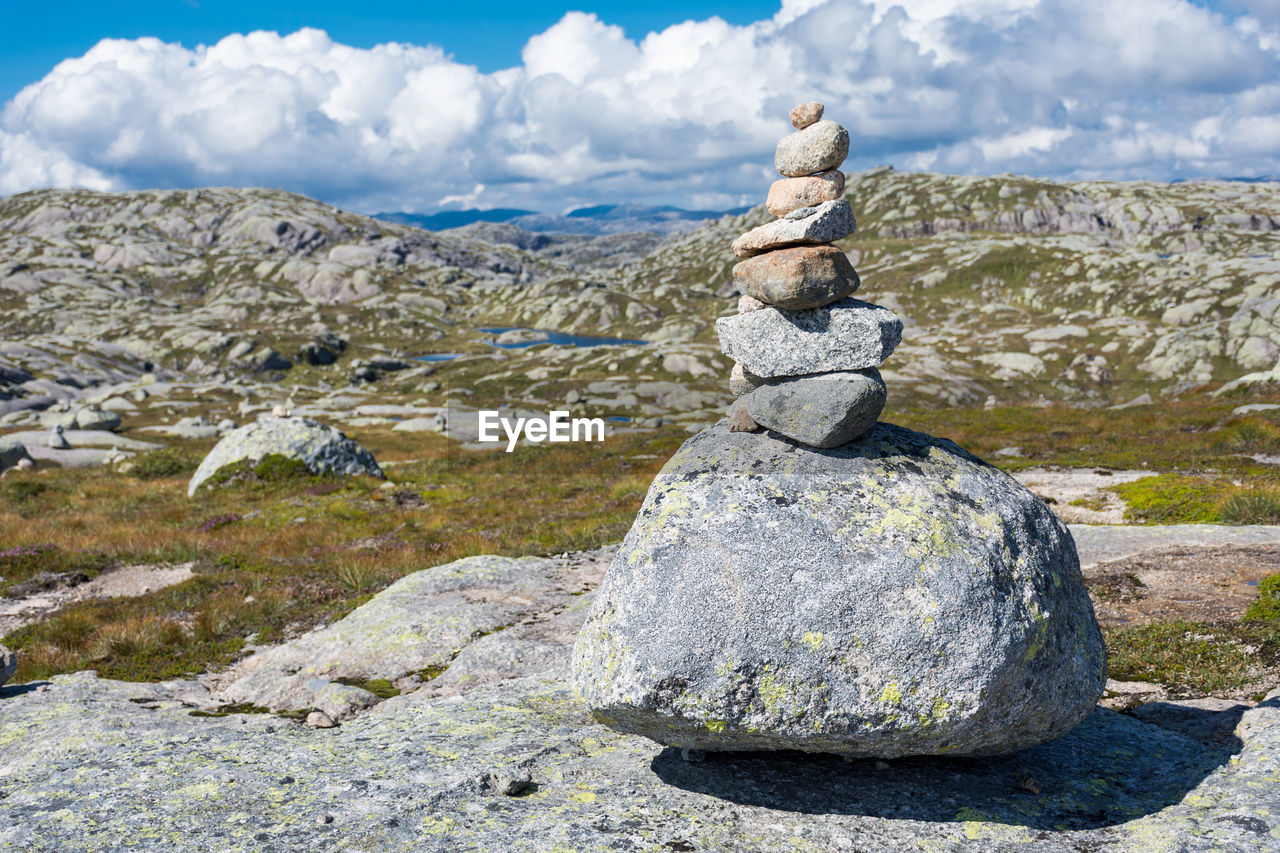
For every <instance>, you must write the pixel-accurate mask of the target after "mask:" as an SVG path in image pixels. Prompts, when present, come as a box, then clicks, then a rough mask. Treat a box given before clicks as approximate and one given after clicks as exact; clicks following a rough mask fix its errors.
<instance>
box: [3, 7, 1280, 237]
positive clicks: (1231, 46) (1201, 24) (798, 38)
mask: <svg viewBox="0 0 1280 853" xmlns="http://www.w3.org/2000/svg"><path fill="white" fill-rule="evenodd" d="M352 9H358V10H359V14H355V13H353V12H352ZM0 23H2V26H0V196H2V195H5V194H9V193H15V192H21V191H23V190H27V189H34V188H39V187H46V186H69V185H74V186H86V187H91V188H94V189H103V190H127V189H143V188H168V187H175V188H179V187H193V186H210V185H233V186H271V187H281V188H284V189H288V190H292V191H296V192H300V193H303V194H306V195H310V196H312V197H315V198H319V199H322V200H324V201H327V202H330V203H333V204H338V205H340V206H344V207H347V208H350V209H355V210H360V211H365V212H371V211H377V210H406V211H415V212H423V213H433V212H437V211H439V210H446V209H458V208H463V207H481V208H487V207H522V208H530V209H535V210H546V211H561V210H568V209H572V208H574V207H581V206H587V205H592V204H607V203H618V202H625V201H632V202H639V203H649V204H675V205H679V206H681V207H687V208H699V209H725V208H731V207H737V206H740V205H743V204H754V203H757V202H758V201H759V200H760V199H761V198H762V197H763V194H764V193H765V192H766V191H767V189H768V186H769V183H770V182H771V181H772V180H774V179H776V178H777V175H776V174H774V173H773V171H772V153H773V148H774V146H775V144H776V142H777V140H778V138H779V137H781V136H782V135H784V134H786V133H788V132H790V128H789V125H788V123H787V112H788V110H789V108H790V107H791V106H792V105H794V104H795V103H798V102H801V101H805V100H813V99H816V100H821V101H823V102H824V103H825V104H826V105H827V117H828V118H831V119H834V120H836V121H839V122H841V123H843V124H845V125H846V126H847V127H848V128H849V131H850V135H851V138H852V146H851V151H850V156H849V159H848V161H846V164H845V167H844V168H845V169H846V170H848V171H855V170H860V169H866V168H870V167H872V166H875V165H877V164H881V163H888V164H892V165H893V166H895V167H896V168H899V169H922V170H931V171H939V172H950V173H956V174H994V173H999V172H1006V171H1008V172H1015V173H1019V174H1028V175H1035V176H1043V177H1051V178H1058V179H1091V178H1107V179H1147V180H1156V181H1166V180H1173V179H1185V178H1195V177H1263V176H1278V175H1280V0H1216V2H1214V3H1205V2H1192V0H1125V2H1123V3H1118V2H1115V0H774V1H773V2H762V0H745V2H702V3H690V2H675V0H654V2H648V3H645V4H643V5H642V4H623V3H607V2H593V3H591V4H590V5H584V6H580V7H578V9H576V10H575V9H574V8H573V7H566V6H564V5H562V4H561V3H549V2H541V0H523V2H514V0H469V2H468V0H464V1H463V2H458V3H451V4H441V3H412V2H403V0H378V2H376V3H366V4H363V6H362V5H360V4H353V3H352V2H351V1H350V0H344V2H342V3H338V2H332V0H313V2H309V3H307V4H272V3H267V2H258V3H251V2H213V0H140V2H131V3H122V2H109V1H108V2H102V0H100V1H99V2H92V3H91V2H84V0H55V2H52V3H49V2H46V3H44V4H33V3H31V2H29V0H21V2H18V0H0ZM107 38H110V39H115V40H114V41H102V39H107ZM392 43H394V44H392ZM55 66H56V67H55ZM24 87H25V88H24Z"/></svg>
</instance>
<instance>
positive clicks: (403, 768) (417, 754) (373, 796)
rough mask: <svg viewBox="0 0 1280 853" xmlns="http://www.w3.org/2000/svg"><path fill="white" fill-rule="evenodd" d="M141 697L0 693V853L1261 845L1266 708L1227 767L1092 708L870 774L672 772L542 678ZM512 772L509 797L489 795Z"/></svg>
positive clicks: (1269, 833) (1196, 849)
mask: <svg viewBox="0 0 1280 853" xmlns="http://www.w3.org/2000/svg"><path fill="white" fill-rule="evenodd" d="M158 687H159V686H157V685H147V684H132V683H126V682H116V681H106V680H100V679H97V678H95V677H94V676H93V674H92V673H80V674H77V675H71V676H58V677H56V678H54V679H53V680H52V682H51V683H50V684H48V686H47V688H46V689H45V690H43V691H39V690H35V689H31V688H30V687H22V686H14V687H8V688H4V689H3V690H0V697H3V698H0V708H3V714H0V780H2V783H3V785H4V792H5V795H6V796H5V797H4V798H3V799H0V846H3V847H6V848H12V849H32V850H58V851H99V850H106V849H129V850H156V851H160V850H163V851H205V850H209V849H213V848H216V849H218V850H222V851H234V852H235V853H239V851H246V852H247V851H253V853H257V852H258V851H261V850H263V849H266V848H271V849H277V850H289V851H293V850H298V851H302V850H318V849H343V850H406V851H441V852H442V853H443V851H449V853H453V851H457V850H477V851H478V850H530V851H541V853H550V851H553V850H566V849H573V850H578V851H584V853H586V851H592V853H595V852H596V851H599V853H603V852H604V851H635V852H636V853H639V851H642V850H651V849H655V848H656V849H670V850H685V849H692V850H742V851H768V853H773V851H779V853H780V851H794V850H796V849H797V848H800V849H804V848H805V847H808V848H810V849H815V850H849V851H854V850H909V849H936V850H978V849H981V850H992V851H1004V850H1020V849H1035V850H1037V851H1049V853H1067V851H1072V853H1078V851H1080V850H1086V849H1087V850H1096V851H1106V853H1111V851H1115V852H1116V853H1119V851H1133V852H1134V853H1136V851H1147V850H1179V851H1188V853H1201V851H1211V850H1241V851H1244V850H1262V849H1267V848H1268V845H1270V844H1271V841H1270V840H1269V839H1274V837H1275V835H1276V834H1277V833H1280V818H1278V817H1277V815H1280V787H1278V786H1277V785H1276V784H1275V783H1276V781H1277V778H1276V777H1277V772H1276V767H1277V765H1278V764H1280V697H1277V696H1275V695H1273V696H1272V697H1271V698H1269V699H1267V700H1266V701H1264V702H1263V703H1261V704H1260V705H1258V706H1257V707H1254V708H1251V709H1249V710H1247V711H1245V712H1244V715H1243V718H1242V719H1241V722H1240V725H1239V726H1238V727H1237V729H1236V740H1235V743H1234V744H1233V745H1231V746H1230V747H1228V748H1214V747H1210V746H1206V745H1204V744H1201V743H1199V742H1197V741H1195V740H1191V739H1188V738H1186V737H1183V736H1181V735H1179V734H1177V733H1175V732H1172V731H1167V730H1165V729H1162V728H1159V727H1157V726H1154V725H1148V724H1146V723H1142V722H1139V721H1138V720H1135V719H1133V718H1132V717H1128V716H1125V715H1123V714H1117V713H1114V712H1111V711H1107V710H1105V709H1098V710H1095V711H1094V712H1093V713H1092V714H1090V715H1089V717H1087V718H1086V719H1085V721H1084V722H1083V723H1082V724H1081V725H1080V726H1078V727H1077V728H1076V729H1075V730H1073V731H1072V732H1071V733H1070V734H1068V735H1066V736H1065V737H1063V738H1061V739H1059V740H1057V741H1053V742H1051V743H1048V744H1045V745H1043V746H1039V747H1035V748H1033V749H1031V750H1028V751H1026V752H1024V753H1020V754H1018V755H1015V756H1009V757H1005V758H987V759H975V760H968V761H957V760H955V759H947V758H916V759H909V760H903V761H895V762H891V763H890V764H889V765H888V766H887V767H881V766H879V765H877V764H876V763H875V762H874V761H871V760H854V761H852V762H843V761H841V760H839V759H837V758H834V757H831V756H821V755H806V754H803V753H737V754H734V753H726V754H720V755H717V754H711V755H708V756H707V759H706V760H705V761H703V762H701V763H697V764H691V763H687V762H684V761H682V760H681V759H680V757H679V753H678V751H676V750H673V749H663V748H661V747H659V746H656V745H655V744H653V743H652V742H650V741H647V740H645V739H643V738H639V737H635V736H631V735H625V734H621V733H619V732H616V731H613V730H610V729H607V728H605V727H603V726H600V725H598V724H596V723H595V722H594V721H592V720H591V718H590V717H589V716H588V715H587V714H586V713H585V711H584V710H583V709H582V707H581V706H580V705H579V704H578V703H577V702H576V701H575V700H574V699H573V698H572V696H571V695H570V694H569V691H568V689H567V688H566V687H565V685H564V682H563V681H562V680H560V679H557V678H555V677H551V678H548V677H545V676H544V677H529V678H525V679H521V680H517V681H509V682H506V683H504V684H500V685H493V686H490V687H485V688H482V689H478V690H474V691H471V692H469V693H467V694H465V695H463V696H461V697H432V696H428V695H425V694H424V693H421V692H420V693H418V694H413V695H410V696H407V697H402V698H397V699H392V700H390V701H388V702H384V703H383V704H382V705H380V706H379V707H378V708H376V709H374V710H373V711H370V712H368V713H367V714H365V715H363V716H361V717H357V718H356V719H354V720H352V721H349V722H347V723H345V724H344V725H342V726H340V727H338V728H334V729H322V730H313V729H308V728H305V727H302V726H295V725H291V724H288V723H285V722H283V721H281V720H279V719H276V718H272V717H270V716H265V715H242V714H235V715H231V716H228V717H215V718H198V717H192V716H190V715H189V709H188V708H185V707H183V706H182V705H181V704H180V703H179V702H177V701H175V700H173V699H172V698H170V697H169V696H168V695H167V694H166V693H165V692H164V691H163V690H162V689H157V688H158ZM68 733H74V736H69V735H68ZM1233 753H1234V755H1233ZM524 773H527V774H528V775H529V777H530V783H529V784H528V785H527V786H526V787H525V789H524V791H522V792H521V794H522V795H517V796H502V792H501V791H500V790H499V788H498V786H499V784H500V783H501V780H502V779H506V778H516V777H520V776H521V775H522V774H524ZM1032 789H1039V793H1033V792H1032ZM326 816H327V819H325V818H326Z"/></svg>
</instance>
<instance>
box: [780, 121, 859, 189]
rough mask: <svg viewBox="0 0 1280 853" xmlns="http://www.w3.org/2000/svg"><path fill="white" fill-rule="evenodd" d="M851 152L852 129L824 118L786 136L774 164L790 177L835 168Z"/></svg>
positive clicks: (781, 142) (781, 172)
mask: <svg viewBox="0 0 1280 853" xmlns="http://www.w3.org/2000/svg"><path fill="white" fill-rule="evenodd" d="M847 156H849V131H847V130H845V129H844V128H843V127H841V126H840V125H838V124H836V123H835V122H834V121H820V122H817V123H815V124H811V125H809V126H808V127H806V128H805V129H804V130H797V131H796V132H795V133H792V134H790V135H788V136H784V137H783V138H782V140H781V141H780V142H779V143H778V150H777V152H776V153H775V154H774V158H773V164H774V166H775V167H776V168H777V170H778V173H779V174H781V175H785V176H786V177H788V178H799V177H802V176H804V175H812V174H813V173H814V172H825V171H827V170H828V169H834V168H836V167H838V166H839V165H840V164H841V163H843V162H844V158H845V157H847Z"/></svg>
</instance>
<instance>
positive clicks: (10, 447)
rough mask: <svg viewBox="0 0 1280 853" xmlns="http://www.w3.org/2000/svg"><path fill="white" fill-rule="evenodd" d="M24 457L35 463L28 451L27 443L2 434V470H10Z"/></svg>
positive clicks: (0, 441) (0, 465)
mask: <svg viewBox="0 0 1280 853" xmlns="http://www.w3.org/2000/svg"><path fill="white" fill-rule="evenodd" d="M23 459H26V460H28V461H31V462H32V463H33V464H34V462H35V460H33V459H31V454H30V453H28V452H27V448H26V445H24V444H22V443H21V442H19V441H15V440H14V439H12V438H8V437H4V436H0V471H8V470H9V469H10V468H13V467H14V466H16V465H17V464H18V463H19V462H21V461H22V460H23Z"/></svg>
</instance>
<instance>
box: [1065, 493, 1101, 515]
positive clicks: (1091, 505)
mask: <svg viewBox="0 0 1280 853" xmlns="http://www.w3.org/2000/svg"><path fill="white" fill-rule="evenodd" d="M1068 505H1069V506H1078V507H1082V508H1084V509H1091V510H1093V511H1094V512H1102V511H1103V510H1104V509H1106V508H1107V502H1106V501H1105V500H1104V499H1103V498H1102V497H1101V496H1099V495H1089V496H1088V497H1084V498H1076V499H1075V500H1073V501H1070V502H1069V504H1068Z"/></svg>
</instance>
